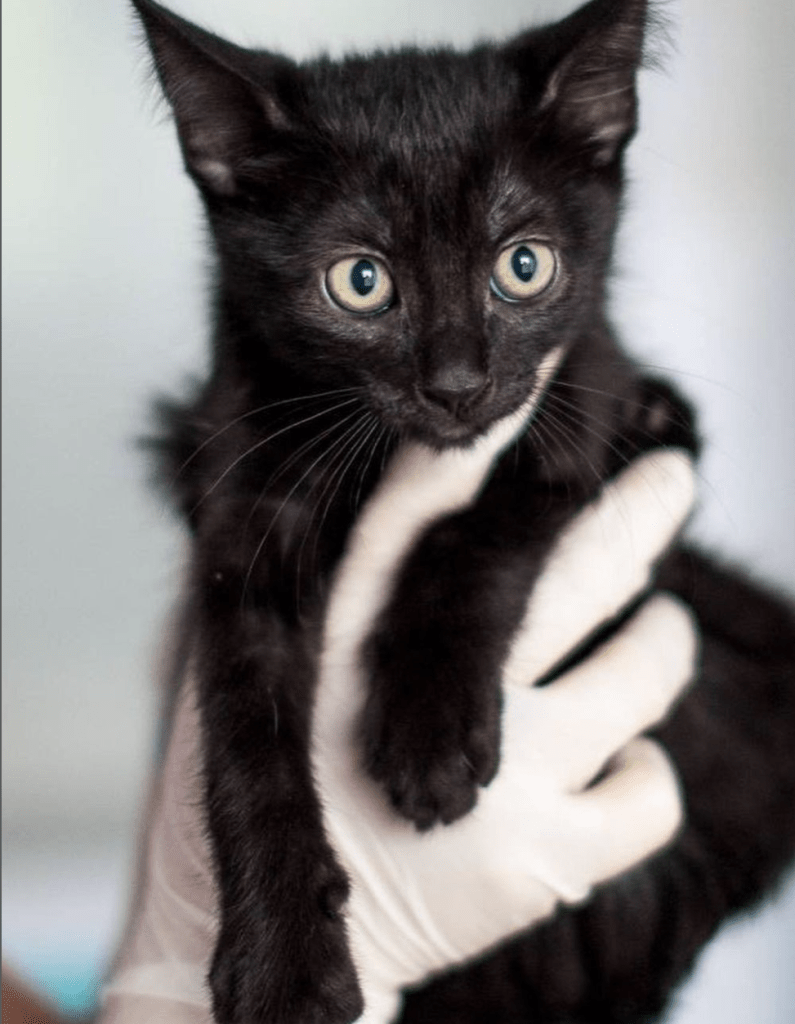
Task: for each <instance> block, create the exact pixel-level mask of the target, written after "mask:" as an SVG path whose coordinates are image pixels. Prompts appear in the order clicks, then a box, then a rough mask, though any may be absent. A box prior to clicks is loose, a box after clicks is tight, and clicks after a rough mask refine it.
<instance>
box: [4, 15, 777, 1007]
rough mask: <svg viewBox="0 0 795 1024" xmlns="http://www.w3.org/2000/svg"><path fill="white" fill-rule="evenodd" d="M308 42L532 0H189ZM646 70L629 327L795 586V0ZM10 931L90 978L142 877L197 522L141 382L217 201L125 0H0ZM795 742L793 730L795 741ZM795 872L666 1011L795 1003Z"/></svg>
mask: <svg viewBox="0 0 795 1024" xmlns="http://www.w3.org/2000/svg"><path fill="white" fill-rule="evenodd" d="M172 6H173V7H174V9H175V10H177V11H179V12H180V13H182V14H184V15H186V16H187V17H190V18H193V19H195V20H197V21H200V22H202V23H203V24H205V25H206V26H207V27H210V28H212V29H214V30H216V31H218V32H220V33H221V34H225V35H228V36H229V37H230V38H232V39H234V40H235V41H237V42H241V43H244V44H252V45H257V44H259V45H264V46H267V47H269V48H272V49H277V50H283V51H285V52H286V53H289V54H291V55H294V56H298V57H301V56H307V55H310V54H312V53H315V52H317V51H318V50H320V49H327V50H329V51H331V52H332V53H339V52H341V51H343V50H344V49H346V48H351V47H353V48H359V49H362V48H365V47H368V46H371V45H376V44H378V45H389V44H393V43H399V42H451V43H454V44H459V45H466V44H469V43H471V42H472V41H474V40H475V39H477V38H482V37H496V38H499V37H504V36H505V35H507V34H509V33H511V32H514V31H516V30H518V29H520V28H521V27H525V26H527V25H529V24H531V23H533V22H535V21H538V20H542V19H545V18H548V17H557V16H560V15H562V14H565V13H568V11H569V10H570V9H572V8H573V7H574V6H576V4H575V3H573V2H563V0H558V2H542V0H522V2H519V0H490V2H489V3H484V2H483V0H455V2H453V0H439V2H437V3H435V4H428V3H427V2H421V0H404V2H403V3H402V4H396V3H395V2H394V0H367V3H355V2H353V0H322V2H321V0H267V2H265V0H174V2H173V5H172ZM666 7H667V10H668V11H669V13H670V14H671V16H672V17H673V19H674V21H675V29H674V37H675V41H676V51H675V52H674V53H673V54H672V55H671V56H670V58H669V59H668V61H667V68H666V71H665V72H664V73H646V74H644V76H643V78H642V83H641V98H642V131H641V135H640V137H639V139H638V141H637V142H636V143H635V145H634V147H633V149H632V156H631V161H630V169H631V176H632V179H633V186H632V190H631V194H630V201H629V203H628V210H627V217H626V223H625V226H624V230H623V235H622V244H621V248H620V267H619V270H620V273H619V275H618V277H617V280H616V283H615V288H614V307H615V313H616V318H617V320H618V322H619V323H620V324H621V326H622V329H623V331H624V333H625V336H626V337H627V338H628V339H630V340H631V347H632V348H633V349H634V351H635V352H637V353H639V354H641V355H642V356H643V357H644V358H645V359H646V360H648V362H650V363H652V364H654V365H656V366H659V367H661V368H665V369H666V370H670V371H671V372H672V373H673V374H674V375H675V377H676V379H677V380H678V382H679V384H680V385H681V386H682V387H683V388H684V389H685V390H686V391H687V392H689V393H690V395H691V396H693V397H694V398H695V399H696V400H697V402H698V404H699V405H700V408H701V411H702V416H703V423H704V428H705V433H706V436H707V439H708V442H709V448H708V452H707V455H706V458H705V460H704V463H703V482H702V491H701V494H702V507H701V510H700V513H699V515H698V518H697V521H696V524H695V532H696V533H697V534H699V535H700V536H701V537H702V538H704V539H706V540H708V541H709V543H710V544H712V545H714V546H715V547H718V548H720V549H722V550H724V551H726V552H728V553H730V554H731V555H732V556H736V558H737V559H741V560H744V561H746V562H747V563H748V564H750V565H752V566H753V567H754V568H755V570H756V571H757V572H758V573H760V574H762V575H765V576H767V577H768V578H770V579H771V580H773V581H776V582H778V583H780V584H781V585H783V586H785V587H788V588H789V589H790V590H793V589H795V531H794V530H793V526H792V508H793V506H795V457H793V455H794V453H795V403H794V402H793V400H792V393H793V385H795V357H794V356H793V348H794V347H795V287H794V286H793V280H792V274H793V269H792V268H793V263H794V262H795V261H794V259H793V257H794V256H795V252H794V251H793V248H794V246H795V198H794V197H793V167H794V166H795V114H794V113H793V111H794V110H795V104H794V103H793V99H795V63H793V62H792V59H791V58H792V53H793V52H795V6H792V5H790V4H789V3H787V2H786V0H781V2H777V0H759V2H758V3H755V4H749V3H748V2H747V0H721V3H720V4H717V3H713V4H705V3H703V2H700V3H699V2H696V0H678V2H672V3H670V4H669V5H666ZM3 22H4V24H3V28H4V32H3V143H4V156H5V160H4V167H3V186H4V197H5V203H4V211H3V214H4V238H3V247H4V252H3V256H4V258H3V290H4V299H5V301H4V312H3V330H4V350H5V352H4V374H3V425H4V431H3V456H4V484H5V486H4V498H3V526H4V531H3V587H4V594H3V598H4V600H3V605H4V645H3V676H4V678H3V683H4V685H3V944H4V950H5V955H6V956H7V957H8V958H9V959H10V960H11V962H13V963H14V964H16V965H17V966H18V967H19V968H20V969H21V970H22V971H23V972H25V973H27V975H28V977H29V978H32V979H33V980H34V981H35V982H36V983H38V984H39V985H41V986H42V987H44V988H45V989H46V990H47V991H48V992H50V994H51V995H53V996H54V997H55V998H57V999H58V1001H59V1003H60V1005H61V1006H62V1007H64V1008H66V1009H75V1010H79V1009H81V1008H83V1007H86V1006H87V1005H89V1004H90V1003H91V1000H92V998H93V991H94V987H95V985H96V982H97V979H98V977H99V976H100V974H101V971H102V970H103V968H104V966H105V964H106V963H107V960H108V957H109V956H110V954H111V952H112V949H113V944H114V941H115V939H116V936H117V933H118V930H119V927H120V924H121V921H122V920H123V916H124V912H125V908H126V900H127V896H128V890H129V878H130V870H131V864H132V859H133V851H134V841H135V827H136V821H137V815H138V811H139V807H140V805H141V801H142V798H143V790H144V785H145V779H146V773H147V770H148V767H149V765H150V763H151V760H152V750H153V735H154V727H155V722H154V715H155V707H156V699H155V689H154V681H153V680H154V674H155V671H154V666H155V665H156V663H157V658H158V647H159V640H158V638H159V636H160V635H161V634H162V623H163V621H164V618H165V615H166V612H167V610H168V608H169V605H170V602H171V601H172V599H173V597H174V595H175V593H176V589H177V582H178V573H179V564H180V535H179V530H178V529H177V527H176V525H175V524H174V522H173V521H172V520H171V518H170V516H169V514H168V512H167V511H166V510H165V509H164V508H163V507H162V505H161V504H160V503H159V499H158V498H156V497H155V496H153V495H152V494H151V492H150V490H149V489H148V485H147V469H146V465H145V460H144V457H143V455H142V453H141V452H140V451H139V450H137V448H136V439H137V438H138V437H139V436H141V435H142V434H144V433H146V431H147V429H148V419H147V417H148V402H149V399H150V396H151V395H152V394H153V393H155V392H158V391H163V390H173V389H175V388H178V387H179V386H180V385H181V383H182V382H183V381H184V380H185V379H186V377H187V376H188V375H190V374H191V373H195V372H197V371H200V370H201V368H202V366H203V361H204V346H205V340H206V338H205V334H206V329H205V298H204V292H205V282H206V277H207V265H206V257H205V254H204V252H203V247H202V226H201V223H200V218H199V208H198V202H197V200H196V198H195V197H194V195H193V192H192V187H191V185H190V183H189V181H188V179H187V178H186V177H185V176H184V175H183V174H182V171H181V165H180V158H179V155H178V152H177V146H176V142H175V138H174V133H173V129H172V127H171V125H170V124H169V123H168V119H167V117H166V116H165V113H164V111H163V108H162V107H158V106H157V103H156V102H155V99H154V95H155V94H154V90H153V87H152V85H151V82H150V80H149V78H148V74H147V61H146V57H145V54H144V51H143V48H142V47H141V45H140V43H139V41H138V33H137V31H136V29H135V28H134V25H133V19H132V17H131V14H130V11H129V9H128V5H127V4H126V3H125V2H124V0H71V2H69V3H64V2H63V0H36V2H35V3H30V2H29V0H5V2H4V4H3ZM793 742H795V737H794V738H793ZM793 963H795V886H793V885H790V887H789V888H788V889H785V890H784V891H783V892H782V894H781V895H780V897H779V898H778V899H777V900H776V901H774V902H772V903H771V905H770V906H769V907H767V908H766V909H764V910H763V911H762V913H760V914H758V915H757V916H756V917H754V918H753V919H749V920H747V921H742V922H739V923H737V924H735V925H732V926H731V927H729V928H727V929H726V930H725V932H724V933H723V934H722V936H721V937H720V939H719V940H718V941H717V942H715V943H714V945H713V946H712V947H711V948H710V950H709V951H708V952H707V954H706V955H705V957H704V958H703V960H702V962H701V964H700V967H699V969H698V971H697V973H696V975H695V977H694V979H693V980H692V982H690V983H689V984H688V985H687V986H686V987H685V988H684V989H683V991H682V992H681V994H680V996H679V1000H678V1004H677V1008H676V1011H675V1012H674V1014H673V1016H672V1020H673V1021H674V1022H675V1024H696V1022H698V1024H712V1022H715V1024H717V1022H720V1024H791V1022H792V1020H793V1019H795V972H793V970H792V965H793Z"/></svg>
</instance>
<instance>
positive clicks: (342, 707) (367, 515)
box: [102, 424, 695, 1024]
mask: <svg viewBox="0 0 795 1024" xmlns="http://www.w3.org/2000/svg"><path fill="white" fill-rule="evenodd" d="M515 428H516V424H507V425H504V426H503V427H502V428H501V431H502V433H500V432H499V431H497V432H495V434H494V435H492V437H491V438H490V439H489V444H487V445H484V446H481V447H480V448H479V449H477V450H476V452H475V453H472V452H468V453H462V452H450V453H442V454H441V455H438V454H437V455H434V454H433V453H430V452H428V451H427V450H425V449H421V448H419V447H418V446H412V447H411V448H406V449H404V450H403V451H402V452H401V453H400V454H399V456H398V457H397V458H396V459H395V461H394V462H393V464H392V466H391V467H390V468H389V471H388V474H387V477H386V479H385V480H384V482H383V483H382V485H381V486H380V487H379V490H378V492H377V493H376V495H375V496H374V497H373V499H371V501H370V503H369V504H368V506H367V507H366V509H365V510H364V511H363V513H362V515H361V516H360V518H359V520H358V522H357V525H356V529H355V531H354V534H353V536H352V538H351V544H350V546H349V550H348V553H347V555H346V558H345V560H344V561H343V563H342V564H341V566H340V569H339V571H338V575H337V580H336V584H335V589H334V593H333V595H332V598H331V601H330V604H329V608H328V612H327V622H326V642H325V646H324V653H323V658H322V664H321V671H320V679H319V689H318V696H317V704H316V710H315V715H314V729H313V734H314V738H313V760H314V767H315V774H316V778H317V784H318V787H319V791H320V793H321V797H322V800H323V804H324V813H325V822H326V828H327V830H328V833H329V836H330V838H331V841H332V845H333V846H334V848H335V850H336V851H337V854H338V856H339V858H340V861H341V863H342V864H343V865H344V866H345V868H346V869H347V871H348V873H349V875H350V877H351V881H352V896H351V899H350V901H349V904H348V905H347V908H346V918H347V922H348V930H349V937H350V941H351V946H352V951H353V954H354V958H355V961H356V963H357V965H358V968H359V972H360V979H361V983H362V987H363V991H364V995H365V1003H366V1011H365V1015H364V1017H363V1018H362V1020H363V1022H364V1021H366V1022H367V1024H381V1022H385V1021H387V1020H389V1019H391V1017H392V1016H394V1014H395V1013H396V1011H397V1008H398V1004H399V989H400V988H401V987H403V986H405V985H409V984H413V983H416V982H418V981H420V980H422V978H424V977H425V976H427V975H428V974H429V973H432V972H433V971H437V970H440V969H442V968H444V967H446V966H448V965H450V964H453V963H456V962H460V961H461V960H463V959H466V958H468V957H471V956H474V955H477V954H478V953H480V952H482V951H483V950H485V949H486V948H488V947H489V946H490V945H492V944H494V943H495V942H497V941H499V940H500V939H502V938H504V937H505V936H507V935H509V934H510V933H512V932H514V931H516V930H519V929H523V928H527V927H529V926H530V925H531V924H533V923H534V922H536V921H539V920H541V919H542V918H543V917H545V916H547V915H548V914H550V913H551V912H553V910H554V908H555V906H556V904H557V903H558V902H559V901H563V902H567V903H572V902H577V901H579V900H582V899H585V898H586V897H587V895H588V892H589V891H590V888H591V887H592V886H593V885H594V884H596V883H598V882H599V881H602V880H604V879H606V878H608V877H610V876H611V875H614V874H616V873H618V872H620V871H622V870H624V869H626V868H628V867H630V866H632V865H634V864H635V863H637V862H638V861H639V860H641V859H642V858H643V857H645V856H647V855H648V854H650V853H652V852H654V851H655V850H656V849H657V848H659V846H661V845H663V844H664V843H665V842H666V841H667V840H668V839H669V838H670V837H671V835H672V834H673V833H674V832H675V830H676V828H677V825H678V823H679V819H680V814H681V808H680V802H679V799H678V794H677V787H676V782H675V778H674V775H673V772H672V770H671V768H670V766H669V764H668V762H667V760H666V758H665V755H664V754H663V752H662V751H661V750H660V748H659V747H658V746H656V745H655V744H653V743H651V741H648V740H634V739H633V737H635V736H637V735H638V734H639V733H640V732H642V731H643V730H645V729H647V728H649V727H650V726H652V725H653V724H654V723H656V722H657V721H658V720H659V719H660V718H661V717H662V716H663V715H664V714H665V712H666V710H667V709H668V707H669V706H670V704H671V703H672V701H673V700H675V698H676V696H677V695H678V693H679V691H680V689H681V688H682V686H683V685H684V684H685V682H686V681H687V679H688V678H689V676H690V673H691V669H692V662H693V653H694V647H695V641H694V637H693V631H692V627H691V625H690V622H689V619H688V616H687V614H686V613H685V612H684V611H683V610H682V609H681V608H680V607H679V606H678V605H677V604H675V603H674V602H673V601H669V600H668V599H665V598H656V599H655V600H654V602H652V603H651V604H649V605H647V607H646V608H645V609H644V611H643V612H642V613H641V614H640V615H639V616H638V617H636V618H635V619H634V620H633V621H632V622H631V623H630V624H629V625H628V626H626V627H624V629H623V630H622V631H621V633H619V634H618V635H617V636H616V637H615V638H614V640H613V641H611V643H610V644H609V645H608V646H607V647H605V648H604V649H603V650H601V651H600V652H598V653H597V654H595V655H593V656H591V657H590V658H589V659H588V661H587V662H585V663H584V664H583V665H581V666H579V667H578V668H577V669H576V670H574V671H572V672H570V673H567V675H566V676H565V677H563V678H561V679H559V680H558V681H556V682H555V683H554V684H553V685H552V686H549V687H546V688H543V689H535V690H534V689H528V688H526V684H529V683H532V682H533V681H534V679H536V678H538V675H539V674H541V673H542V672H543V671H545V670H546V669H547V668H549V667H550V666H551V665H552V664H554V663H555V662H557V661H558V660H559V659H560V658H561V657H563V656H564V655H565V654H566V653H567V651H569V650H570V649H571V648H572V647H573V646H575V645H576V644H577V642H578V641H580V640H581V639H582V638H584V637H585V636H587V635H588V634H589V633H591V632H592V631H593V630H594V629H595V628H596V627H597V626H598V625H599V624H600V623H601V622H603V621H605V620H606V619H607V618H609V617H610V616H611V615H612V614H614V613H615V611H617V610H618V609H620V608H621V607H622V606H623V605H624V604H626V602H627V601H628V600H630V599H631V598H632V597H633V596H634V595H635V594H636V593H637V592H638V590H639V589H640V588H641V587H642V586H643V585H644V583H645V582H646V580H647V578H648V576H649V572H650V567H651V565H652V563H653V561H654V559H655V558H656V557H657V556H658V555H659V554H660V552H661V551H662V550H663V549H664V548H665V547H666V545H667V544H668V542H669V541H670V539H671V537H672V536H673V534H674V533H675V532H676V530H677V529H678V528H679V526H680V524H681V522H682V520H683V518H684V516H685V515H686V514H687V511H688V510H689V507H690V501H691V498H692V470H691V468H690V463H689V460H687V459H686V457H684V456H683V455H681V454H679V453H674V452H667V453H657V454H654V455H652V456H646V457H644V458H643V459H640V460H638V461H637V462H636V463H634V464H633V465H632V466H631V467H630V468H629V470H627V471H626V472H625V473H624V474H623V475H622V477H621V478H619V480H618V482H617V483H616V484H615V485H613V486H612V487H611V488H609V489H608V490H607V491H606V493H605V494H604V495H603V496H602V498H601V499H600V500H599V502H597V503H596V504H595V505H594V506H593V507H592V508H590V509H589V510H586V512H584V513H583V514H582V515H581V516H580V517H579V518H578V519H577V520H576V521H575V523H574V524H573V525H572V527H571V528H570V529H569V530H567V531H566V534H565V536H564V537H563V538H562V539H561V543H560V544H559V545H558V547H557V548H556V552H555V553H554V554H553V557H552V558H551V560H550V563H549V567H548V569H547V571H546V572H545V574H544V576H543V577H542V579H541V581H539V584H538V586H537V588H536V596H535V597H534V599H533V601H532V603H531V607H530V609H529V618H528V623H527V625H526V627H525V629H524V630H523V631H522V632H521V634H520V635H519V636H518V637H517V641H516V643H515V645H514V650H513V653H512V656H511V658H510V659H509V663H508V665H507V666H506V673H505V675H506V681H507V682H508V683H509V684H512V685H509V686H507V687H506V698H505V714H504V725H503V728H504V740H503V755H502V766H501V769H500V772H499V775H498V777H497V778H496V779H495V781H494V782H493V783H492V785H491V786H490V787H489V788H488V789H487V790H485V791H484V792H483V794H482V795H481V799H480V802H479V804H478V807H477V808H476V809H475V811H474V812H473V813H472V814H471V815H469V816H468V817H467V818H465V819H463V820H461V821H460V822H457V823H455V824H454V825H453V826H450V827H447V828H439V829H436V830H434V831H432V832H431V833H426V834H419V833H417V832H416V831H415V830H414V829H413V827H412V826H410V825H409V824H408V823H407V822H405V821H403V820H401V819H398V818H396V817H395V816H394V815H393V814H392V812H391V811H390V810H389V808H388V807H387V806H386V805H385V802H384V800H383V797H382V794H381V792H380V790H379V789H378V788H377V787H376V786H375V785H374V784H373V783H372V782H371V781H370V780H369V779H368V778H367V777H366V776H365V775H364V773H363V772H362V771H361V770H360V766H359V760H358V756H357V742H356V721H357V713H358V709H359V708H360V706H361V703H362V700H363V697H364V689H365V685H366V681H365V680H364V679H362V677H361V672H360V670H359V667H358V650H359V647H360V645H361V642H362V640H363V639H364V637H365V636H366V635H367V632H368V629H369V627H370V625H371V623H372V621H373V619H374V617H375V615H376V614H377V612H378V610H379V608H380V606H381V603H382V602H383V600H384V599H385V594H386V593H388V586H389V581H390V579H391V577H392V575H393V573H394V571H395V567H396V566H397V565H398V564H399V562H400V559H401V557H402V556H403V554H404V553H405V551H406V550H407V549H408V548H409V547H410V545H411V544H412V542H413V540H414V538H415V537H416V535H417V533H418V532H419V531H420V530H421V529H422V528H423V526H424V525H425V524H426V523H427V522H428V521H429V520H430V519H432V518H434V517H435V516H437V515H439V514H442V513H444V512H446V511H450V510H452V509H453V508H456V507H460V506H463V505H465V504H467V503H468V502H469V501H470V500H471V498H472V497H473V495H474V493H475V492H476V491H477V489H478V487H479V486H480V484H481V483H482V480H483V478H484V476H485V474H486V472H487V471H488V467H489V465H490V464H491V461H492V459H493V457H494V454H495V453H496V451H498V450H499V448H500V447H502V445H503V444H504V443H506V442H507V441H508V440H510V437H511V436H512V431H513V430H514V429H515ZM448 485H449V486H448ZM439 496H441V498H440V497H439ZM440 503H441V505H440ZM616 520H617V521H616ZM583 562H590V563H591V564H593V565H594V566H595V565H596V563H597V562H598V563H599V575H598V576H597V577H596V579H597V585H596V586H594V587H593V588H588V589H587V591H584V590H583V570H582V568H581V566H582V564H583ZM575 567H577V568H576V571H575ZM539 594H540V595H542V596H541V597H538V596H537V595H539ZM575 597H576V600H574V598H575ZM550 602H554V603H555V607H554V608H552V607H550ZM528 652H534V653H528ZM519 683H521V684H525V685H522V686H520V685H517V684H519ZM605 766H607V770H606V772H605V774H604V775H603V777H601V778H600V781H599V783H598V784H597V785H595V786H592V787H590V788H587V789H586V787H587V786H588V784H589V783H590V782H591V780H592V779H593V778H594V777H595V776H596V775H597V774H598V773H599V772H600V770H601V769H603V768H604V767H605ZM199 768H200V754H199V725H198V716H197V713H196V709H195V695H194V691H193V687H192V683H191V681H190V680H189V679H188V680H186V684H185V686H184V688H183V692H182V694H181V696H180V700H179V703H178V706H177V710H176V716H175V721H174V728H173V732H172V737H171V741H170V744H169V751H168V756H167V759H166V763H165V766H164V770H163V774H162V778H161V784H160V792H159V795H158V798H157V800H156V801H155V805H154V810H153V816H152V819H151V822H150V826H149V827H150V831H149V845H148V853H147V865H146V870H145V874H144V887H143V890H142V892H141V895H140V899H139V902H138V907H137V910H136V913H135V915H134V916H133V919H132V921H131V925H130V929H129V931H128V935H127V939H126V941H125V943H124V946H123V949H122V954H121V957H120V959H119V961H118V963H117V966H116V971H115V974H114V977H113V978H112V980H111V983H110V984H109V986H108V988H107V993H106V1002H105V1010H104V1015H103V1017H102V1021H103V1024H111V1022H113V1024H116V1022H118V1024H121V1022H124V1024H133V1022H136V1021H138V1020H141V1021H143V1020H147V1021H151V1020H153V1019H157V1020H161V1021H164V1022H165V1021H168V1022H173V1024H177V1022H182V1021H191V1022H199V1021H209V1020H210V1019H211V1016H210V1011H209V991H208V990H207V988H206V985H205V975H206V970H207V964H208V961H209V958H210V954H211V952H212V949H213V945H214V938H215V930H216V927H217V924H216V917H215V890H214V881H213V875H212V868H211V860H210V851H209V848H208V846H207V842H206V838H205V835H204V831H203V821H202V814H201V788H200V782H199V779H200V770H199Z"/></svg>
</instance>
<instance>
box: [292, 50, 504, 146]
mask: <svg viewBox="0 0 795 1024" xmlns="http://www.w3.org/2000/svg"><path fill="white" fill-rule="evenodd" d="M310 83H311V84H310V89H311V91H312V96H311V107H312V110H313V113H314V115H315V117H316V118H317V120H318V123H319V124H320V125H321V126H322V127H323V128H324V129H325V130H327V131H328V132H330V133H332V134H333V136H334V137H335V139H338V140H341V141H342V142H343V143H345V144H346V145H347V146H350V147H352V148H354V149H356V150H366V149H368V148H369V147H371V146H372V145H373V144H375V145H376V146H378V147H379V148H388V149H390V150H392V151H393V152H394V153H395V154H397V155H399V154H406V155H410V156H412V157H416V156H419V155H422V154H427V153H428V152H429V151H433V152H440V153H445V152H448V153H453V152H461V153H464V152H466V151H467V150H469V149H470V148H471V147H472V145H473V142H475V141H476V140H477V139H478V138H479V137H482V136H484V135H486V134H487V133H489V131H490V130H492V129H493V127H494V125H495V124H497V123H499V122H500V121H501V120H502V119H503V118H504V117H505V116H506V114H507V112H508V110H510V109H511V107H512V106H513V105H514V104H515V102H516V96H517V89H518V82H517V80H516V76H515V75H514V74H512V73H511V71H510V69H509V68H507V67H506V66H503V65H502V64H501V62H500V61H499V60H496V59H495V55H494V53H493V51H487V50H486V49H481V50H475V51H472V52H470V53H457V52H455V51H452V50H437V51H433V52H427V51H418V50H399V51H394V52H390V53H379V54H376V55H371V56H368V57H366V58H364V57H357V56H352V57H349V58H347V59H344V60H342V61H340V62H331V61H322V62H320V63H319V64H316V65H315V66H314V67H313V68H312V70H311V77H310ZM481 141H483V140H482V139H481Z"/></svg>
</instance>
